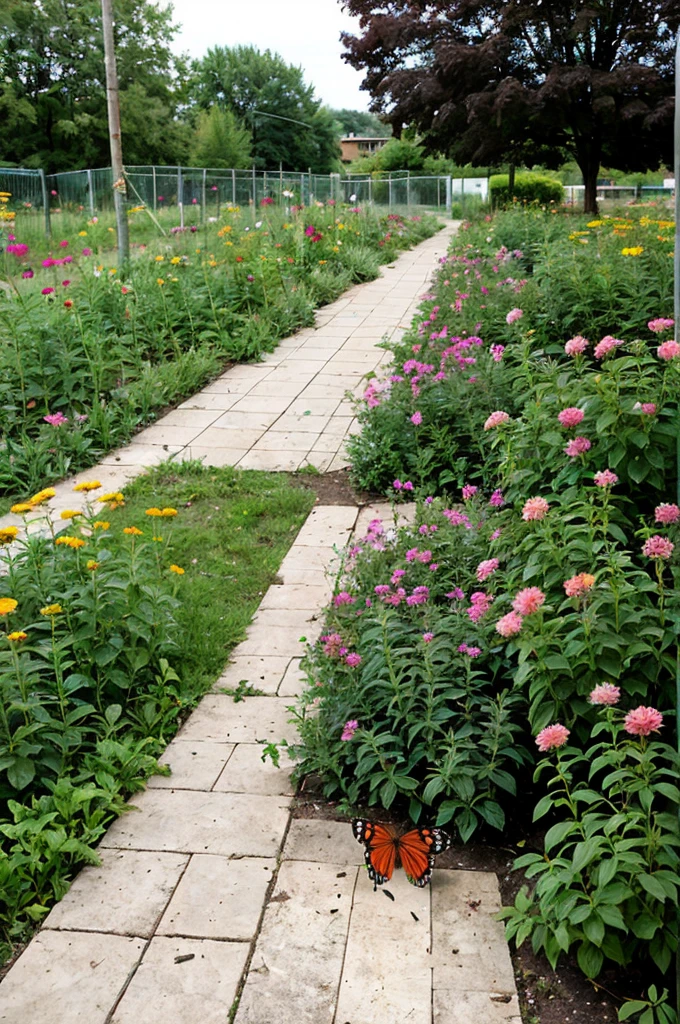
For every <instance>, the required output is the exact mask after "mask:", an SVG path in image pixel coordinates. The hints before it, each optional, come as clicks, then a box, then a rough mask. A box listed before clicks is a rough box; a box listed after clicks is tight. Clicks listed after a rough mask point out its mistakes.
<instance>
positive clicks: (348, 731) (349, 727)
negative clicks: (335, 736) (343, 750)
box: [340, 718, 359, 742]
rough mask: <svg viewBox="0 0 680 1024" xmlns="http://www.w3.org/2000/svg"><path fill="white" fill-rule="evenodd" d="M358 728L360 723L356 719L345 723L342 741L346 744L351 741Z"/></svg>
mask: <svg viewBox="0 0 680 1024" xmlns="http://www.w3.org/2000/svg"><path fill="white" fill-rule="evenodd" d="M358 728H359V723H358V722H357V720H356V718H351V719H350V720H349V722H345V724H344V726H343V729H342V736H341V737H340V739H341V740H344V741H345V742H347V740H351V739H352V737H353V736H354V733H355V732H356V731H357V729H358Z"/></svg>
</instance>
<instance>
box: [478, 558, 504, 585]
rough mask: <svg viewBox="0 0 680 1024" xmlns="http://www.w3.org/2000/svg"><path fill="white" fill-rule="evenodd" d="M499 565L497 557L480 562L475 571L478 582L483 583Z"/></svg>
mask: <svg viewBox="0 0 680 1024" xmlns="http://www.w3.org/2000/svg"><path fill="white" fill-rule="evenodd" d="M499 565H500V562H499V561H498V559H497V558H487V559H486V560H485V561H484V562H480V563H479V565H478V566H477V572H476V576H477V579H478V580H479V582H480V583H483V582H484V580H487V579H488V578H489V576H493V574H494V573H495V571H496V569H497V568H498V566H499Z"/></svg>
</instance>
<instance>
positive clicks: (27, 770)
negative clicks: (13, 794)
mask: <svg viewBox="0 0 680 1024" xmlns="http://www.w3.org/2000/svg"><path fill="white" fill-rule="evenodd" d="M7 778H8V779H9V783H10V785H11V786H14V788H15V789H24V788H25V787H26V786H29V785H30V784H31V782H33V779H34V778H35V764H34V763H33V761H29V759H28V758H27V757H15V758H14V762H13V764H12V765H11V766H10V767H9V768H8V769H7Z"/></svg>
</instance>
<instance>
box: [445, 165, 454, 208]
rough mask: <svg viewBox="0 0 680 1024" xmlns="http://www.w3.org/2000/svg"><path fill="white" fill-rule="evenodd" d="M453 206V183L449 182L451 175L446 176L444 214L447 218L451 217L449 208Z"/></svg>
mask: <svg viewBox="0 0 680 1024" xmlns="http://www.w3.org/2000/svg"><path fill="white" fill-rule="evenodd" d="M452 204H453V182H452V181H451V175H450V174H447V176H446V212H447V213H448V215H449V217H450V216H451V207H452Z"/></svg>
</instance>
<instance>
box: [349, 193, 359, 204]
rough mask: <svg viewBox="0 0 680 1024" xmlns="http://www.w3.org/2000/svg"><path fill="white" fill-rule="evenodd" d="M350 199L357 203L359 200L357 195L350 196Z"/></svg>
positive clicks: (351, 201)
mask: <svg viewBox="0 0 680 1024" xmlns="http://www.w3.org/2000/svg"><path fill="white" fill-rule="evenodd" d="M349 201H350V203H356V201H357V197H356V195H353V196H350V197H349Z"/></svg>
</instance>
